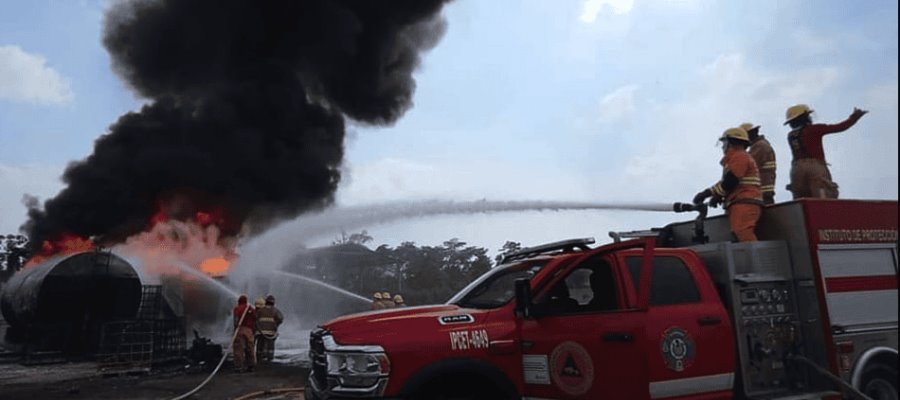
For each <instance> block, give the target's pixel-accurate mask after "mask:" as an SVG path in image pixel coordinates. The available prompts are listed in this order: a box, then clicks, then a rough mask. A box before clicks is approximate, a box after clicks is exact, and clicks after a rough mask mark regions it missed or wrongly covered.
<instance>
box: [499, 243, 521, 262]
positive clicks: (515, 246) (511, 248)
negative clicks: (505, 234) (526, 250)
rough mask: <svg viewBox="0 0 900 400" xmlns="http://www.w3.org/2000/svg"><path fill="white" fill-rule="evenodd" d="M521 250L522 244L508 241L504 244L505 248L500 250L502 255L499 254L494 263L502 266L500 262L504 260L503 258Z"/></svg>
mask: <svg viewBox="0 0 900 400" xmlns="http://www.w3.org/2000/svg"><path fill="white" fill-rule="evenodd" d="M519 250H522V243H519V242H513V241H509V240H507V241H506V243H504V244H503V247H501V248H500V254H497V256H496V257H494V262H495V263H497V264H500V261H501V260H503V257H505V256H508V255H510V254H512V253H515V252H517V251H519Z"/></svg>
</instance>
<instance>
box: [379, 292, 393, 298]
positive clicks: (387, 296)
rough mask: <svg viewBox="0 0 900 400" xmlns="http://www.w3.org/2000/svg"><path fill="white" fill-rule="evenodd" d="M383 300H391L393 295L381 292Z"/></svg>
mask: <svg viewBox="0 0 900 400" xmlns="http://www.w3.org/2000/svg"><path fill="white" fill-rule="evenodd" d="M381 298H383V299H385V300H390V299H391V294H390V293H389V292H381Z"/></svg>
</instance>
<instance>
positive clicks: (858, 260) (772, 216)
mask: <svg viewBox="0 0 900 400" xmlns="http://www.w3.org/2000/svg"><path fill="white" fill-rule="evenodd" d="M897 209H898V207H897V202H896V201H853V200H800V201H792V202H788V203H783V204H777V205H774V206H770V207H767V209H766V210H765V212H764V216H763V218H762V219H761V220H760V224H759V226H758V229H757V233H758V236H759V238H760V242H755V243H734V242H732V236H731V233H730V230H729V228H728V222H727V220H726V219H725V218H724V217H722V216H719V217H713V218H709V219H705V220H703V224H697V223H695V222H684V223H676V224H671V225H669V226H666V227H665V228H661V229H654V230H650V231H643V232H631V233H629V234H611V236H613V237H614V238H615V239H616V240H615V242H614V243H611V244H608V245H605V246H600V247H597V248H591V247H589V246H587V244H588V242H587V241H578V240H574V241H564V242H558V243H553V244H549V245H544V246H538V247H535V248H530V249H525V250H523V251H520V252H518V253H516V254H514V255H510V256H507V257H506V259H505V260H504V262H503V263H502V264H501V265H500V266H498V267H496V268H494V269H492V270H491V271H489V272H488V273H486V274H485V275H483V276H482V277H480V278H478V279H477V280H475V281H474V282H472V283H471V284H470V285H469V286H467V287H466V288H465V289H463V290H462V291H461V292H460V293H459V294H457V295H456V296H454V297H453V298H452V299H450V301H449V302H448V303H447V304H445V305H438V306H424V307H412V308H402V309H392V310H384V311H375V312H367V313H362V314H355V315H351V316H345V317H341V318H338V319H335V320H332V321H330V322H328V323H325V324H323V325H322V326H321V328H320V329H318V330H316V331H314V332H312V333H311V336H310V360H311V361H312V368H311V372H310V376H309V379H308V383H307V391H306V396H307V398H310V399H333V398H411V399H514V398H516V399H698V400H700V399H731V398H736V399H785V400H786V399H814V398H839V397H841V396H842V395H844V396H853V395H859V392H858V391H856V390H854V388H849V387H848V386H850V385H852V386H853V387H855V389H858V390H861V391H863V392H865V393H867V394H869V395H874V396H886V397H883V398H897V397H896V393H897V389H896V388H897V360H898V358H897V216H898V213H897ZM698 226H699V227H700V229H698ZM623 237H634V239H631V240H625V241H622V240H621V239H622V238H623ZM591 242H592V241H591ZM890 396H893V397H890Z"/></svg>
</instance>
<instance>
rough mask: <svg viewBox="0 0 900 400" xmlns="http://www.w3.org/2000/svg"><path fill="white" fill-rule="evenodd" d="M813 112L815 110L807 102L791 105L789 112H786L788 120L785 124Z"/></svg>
mask: <svg viewBox="0 0 900 400" xmlns="http://www.w3.org/2000/svg"><path fill="white" fill-rule="evenodd" d="M811 112H813V110H812V109H811V108H809V106H808V105H806V104H797V105H793V106H790V107H788V109H787V112H785V113H784V117H785V118H787V120H786V121H784V124H785V125H787V124H788V123H790V122H791V121H793V120H794V119H796V118H797V117H799V116H801V115H806V114H809V113H811Z"/></svg>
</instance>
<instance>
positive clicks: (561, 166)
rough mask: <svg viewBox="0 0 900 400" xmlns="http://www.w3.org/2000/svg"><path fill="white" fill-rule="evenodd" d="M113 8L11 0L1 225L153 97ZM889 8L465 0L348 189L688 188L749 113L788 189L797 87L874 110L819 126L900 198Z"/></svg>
mask: <svg viewBox="0 0 900 400" xmlns="http://www.w3.org/2000/svg"><path fill="white" fill-rule="evenodd" d="M105 7H106V2H104V1H100V0H96V1H93V0H82V1H70V0H37V1H27V2H23V1H13V0H0V187H2V188H3V190H0V232H2V233H12V232H15V231H16V230H17V227H18V226H19V225H20V224H21V223H23V222H24V220H25V207H24V206H23V205H22V204H21V199H22V196H23V195H24V194H26V193H27V194H31V195H35V196H38V197H40V198H42V199H46V198H48V197H51V196H53V195H54V194H55V193H56V192H57V191H58V190H59V189H60V188H61V187H62V184H61V183H60V182H59V180H58V177H59V175H60V174H61V172H62V170H63V169H64V167H65V165H66V164H67V163H69V162H72V161H75V160H80V159H82V158H84V157H86V156H88V155H89V154H90V153H91V151H92V146H93V141H94V140H95V139H96V138H97V137H98V136H100V135H102V134H103V133H104V132H105V131H106V129H107V127H108V126H109V124H110V123H112V122H114V121H115V120H116V118H117V117H118V116H119V115H121V114H122V113H124V112H126V111H128V110H134V109H136V108H138V107H139V106H140V104H141V103H142V100H140V99H137V98H136V97H135V96H134V95H133V94H132V93H131V92H130V91H129V90H127V89H126V88H125V87H124V85H123V84H122V83H121V82H120V81H119V80H118V79H117V77H116V76H115V74H114V73H113V72H112V70H111V68H110V66H109V56H108V54H107V53H106V51H105V50H104V49H103V47H102V45H101V43H100V34H101V29H102V15H103V10H104V9H105ZM897 11H898V10H897V2H896V1H887V0H876V1H866V2H847V1H839V0H833V1H811V0H810V1H790V2H785V1H753V2H749V1H748V2H734V1H704V0H648V1H641V0H635V1H629V0H587V1H582V0H577V1H576V0H566V1H538V0H526V1H494V0H490V1H487V0H483V1H475V0H457V1H455V2H454V3H451V4H449V5H448V6H447V7H446V8H445V10H444V16H445V18H446V19H447V21H448V29H447V32H446V34H445V36H444V37H443V39H442V40H441V41H440V42H439V43H438V45H437V46H436V47H435V48H434V49H433V50H431V51H430V52H429V53H427V54H425V55H424V58H423V64H422V66H421V68H420V70H419V71H418V72H417V74H416V80H417V83H418V88H417V91H416V93H415V97H414V102H415V107H414V108H413V109H411V110H410V111H409V112H408V113H407V114H406V115H405V116H404V117H403V118H402V119H401V120H400V121H399V122H397V123H396V124H395V125H394V126H390V127H383V128H371V127H364V126H354V125H352V123H351V127H350V132H349V134H348V140H347V142H346V148H347V154H346V161H345V164H344V168H345V173H344V178H343V181H342V183H341V187H340V189H339V190H338V193H337V199H338V204H339V205H346V206H358V205H362V204H369V203H383V202H390V201H408V200H427V199H443V200H461V201H464V200H478V199H488V200H570V201H599V202H602V201H612V202H624V201H637V202H644V203H646V202H674V201H689V200H690V199H691V197H692V196H693V195H694V193H696V192H697V191H699V190H701V189H703V188H704V187H707V186H709V185H711V184H712V183H714V182H715V181H716V180H717V179H718V177H719V175H720V173H721V170H720V167H719V165H718V160H719V158H720V156H721V151H720V150H719V148H718V147H717V146H716V138H717V137H718V136H719V135H720V134H721V132H722V131H723V130H724V129H726V128H728V127H731V126H736V125H738V124H740V123H742V122H746V121H750V122H754V123H757V124H760V125H762V129H761V133H762V134H764V135H766V136H767V137H768V138H769V139H770V141H771V142H772V144H773V145H774V147H775V151H776V153H777V156H778V168H779V169H778V181H777V182H776V187H777V188H778V191H777V195H776V200H781V201H783V200H787V199H789V197H790V194H789V193H788V192H786V191H785V190H784V186H785V184H787V183H788V170H789V160H790V154H789V151H788V148H787V144H786V141H785V134H786V133H787V129H786V128H785V127H784V126H783V125H782V122H783V119H784V112H785V109H786V108H787V107H788V106H790V105H793V104H796V103H806V104H809V105H810V106H811V107H812V108H814V109H815V111H816V112H815V113H814V114H813V118H814V120H815V121H821V122H827V123H837V122H839V121H841V120H843V119H844V118H846V117H847V116H848V115H849V114H850V112H851V111H852V109H853V107H854V106H858V107H860V108H863V109H867V110H870V111H871V113H870V114H868V115H866V116H865V117H864V118H863V119H862V120H861V121H860V122H859V123H858V124H857V125H856V126H855V127H853V128H852V129H850V130H849V131H847V132H845V133H842V134H837V135H832V136H829V137H826V139H825V141H824V143H825V152H826V157H827V158H828V161H829V162H830V163H831V164H832V167H831V170H832V173H833V175H834V179H835V181H836V182H838V184H839V185H840V190H841V197H842V198H861V199H897V192H898V190H897V187H898V185H897V181H898V173H897V171H898V162H897V150H898V143H897V137H898V123H897V120H898V103H897V92H898V88H897V81H898V77H897V69H898V52H897V33H898V32H897V26H898V23H897V22H898V21H897ZM686 218H689V217H687V216H675V215H669V214H653V213H640V212H613V211H591V212H586V211H584V212H574V211H573V212H559V213H554V212H524V213H504V214H492V215H484V214H478V215H473V216H453V217H449V216H447V217H431V218H418V219H414V220H408V221H400V222H394V223H390V224H381V225H375V226H371V227H368V228H367V229H368V231H369V233H370V234H372V235H373V236H374V237H375V241H376V244H380V243H388V244H392V245H394V244H397V243H399V242H401V241H407V240H408V241H415V242H417V243H420V244H437V243H440V242H442V241H444V240H446V239H449V238H451V237H458V238H459V239H461V240H463V241H467V242H469V243H470V244H474V245H479V246H484V247H488V248H490V249H491V250H495V249H496V248H497V247H499V246H500V245H502V244H503V242H504V241H505V240H517V241H521V242H523V243H525V244H526V245H533V244H538V243H539V242H545V241H553V240H560V239H564V238H568V237H580V236H595V237H597V239H598V240H599V241H601V242H602V241H607V240H608V238H607V236H606V234H607V232H608V231H610V230H634V229H645V228H649V227H650V226H659V225H662V224H665V223H667V222H671V221H674V220H677V219H686ZM287 225H290V222H289V223H288V224H287ZM280 229H281V230H283V231H289V230H290V229H287V228H285V227H282V228H280ZM298 229H299V228H298ZM338 235H339V233H329V232H323V233H322V236H321V239H319V240H318V242H319V243H324V242H328V241H330V240H332V239H334V238H335V237H336V236H338ZM310 244H318V243H310Z"/></svg>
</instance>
